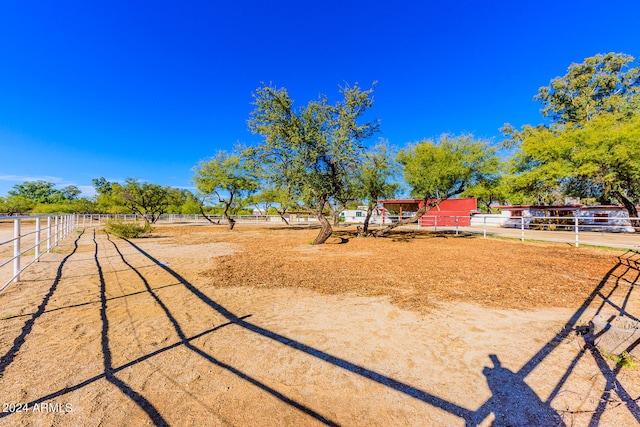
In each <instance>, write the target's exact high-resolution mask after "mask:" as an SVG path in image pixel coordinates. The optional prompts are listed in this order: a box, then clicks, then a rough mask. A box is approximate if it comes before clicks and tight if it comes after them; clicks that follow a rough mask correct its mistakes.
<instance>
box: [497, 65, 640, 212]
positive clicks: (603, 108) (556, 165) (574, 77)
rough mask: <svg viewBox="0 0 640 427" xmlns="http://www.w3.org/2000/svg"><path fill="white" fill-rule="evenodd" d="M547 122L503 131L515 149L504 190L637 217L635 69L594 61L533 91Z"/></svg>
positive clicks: (639, 81) (638, 88)
mask: <svg viewBox="0 0 640 427" xmlns="http://www.w3.org/2000/svg"><path fill="white" fill-rule="evenodd" d="M535 99H537V100H539V101H540V102H542V104H543V105H544V109H543V110H542V113H543V116H545V117H549V118H550V119H551V123H550V124H543V125H538V126H531V125H526V126H523V127H522V129H520V130H516V129H514V128H513V127H512V126H510V125H505V128H504V129H503V130H504V132H505V134H506V135H507V137H508V139H507V141H505V144H504V145H505V146H506V147H517V148H518V151H517V152H516V153H515V155H514V157H513V160H512V167H511V176H509V177H507V178H506V181H507V185H508V186H509V187H511V188H512V190H513V192H514V193H518V194H520V195H521V196H522V198H524V199H529V200H534V201H535V202H537V203H553V204H555V203H562V202H563V199H564V197H565V196H572V197H579V198H580V199H582V200H589V201H592V202H593V201H598V202H600V203H611V202H615V203H617V204H619V205H622V206H624V207H625V208H626V209H627V210H628V212H629V215H630V216H631V217H637V216H638V212H637V209H636V204H637V203H639V202H640V165H639V161H640V151H639V150H640V144H638V141H639V140H640V139H639V138H640V135H639V127H640V68H639V67H637V66H634V58H633V57H631V56H629V55H625V54H615V53H609V54H606V55H601V54H599V55H595V56H593V57H591V58H587V59H585V61H584V62H583V63H581V64H571V66H570V67H569V70H568V72H567V74H566V75H565V76H563V77H558V78H555V79H553V80H552V81H551V84H550V85H549V86H546V87H542V88H540V90H539V92H538V95H537V96H536V97H535Z"/></svg>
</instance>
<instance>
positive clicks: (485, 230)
mask: <svg viewBox="0 0 640 427" xmlns="http://www.w3.org/2000/svg"><path fill="white" fill-rule="evenodd" d="M482 237H485V238H486V237H487V217H486V216H485V217H484V227H483V230H482Z"/></svg>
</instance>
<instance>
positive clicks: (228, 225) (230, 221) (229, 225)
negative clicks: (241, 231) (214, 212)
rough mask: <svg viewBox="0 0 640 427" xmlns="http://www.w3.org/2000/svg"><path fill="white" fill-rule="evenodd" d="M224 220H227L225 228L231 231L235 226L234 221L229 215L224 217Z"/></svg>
mask: <svg viewBox="0 0 640 427" xmlns="http://www.w3.org/2000/svg"><path fill="white" fill-rule="evenodd" d="M225 218H226V219H227V227H228V228H229V230H233V227H235V225H236V220H235V219H233V218H231V217H230V216H229V215H225Z"/></svg>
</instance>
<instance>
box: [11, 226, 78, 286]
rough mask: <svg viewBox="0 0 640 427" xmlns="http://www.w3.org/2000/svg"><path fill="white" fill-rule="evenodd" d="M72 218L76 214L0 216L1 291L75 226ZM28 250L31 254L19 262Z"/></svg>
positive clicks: (15, 280) (18, 278) (27, 253)
mask: <svg viewBox="0 0 640 427" xmlns="http://www.w3.org/2000/svg"><path fill="white" fill-rule="evenodd" d="M75 219H76V215H52V216H19V217H0V278H1V279H0V280H2V281H1V282H0V291H1V290H3V289H4V288H6V287H7V286H8V285H9V284H10V283H11V282H17V281H18V280H20V273H22V272H23V271H24V270H25V269H26V268H28V267H29V266H30V265H32V264H33V263H34V262H37V261H38V260H39V259H40V257H41V256H42V255H44V254H45V253H47V252H50V251H51V249H52V248H53V247H55V246H56V245H57V244H58V242H60V240H62V239H64V238H65V237H66V236H67V235H68V234H69V233H70V232H71V231H72V230H73V229H74V228H75ZM11 249H13V255H11V252H12V251H11ZM31 251H33V258H31V259H30V261H28V262H27V263H26V265H22V258H23V257H25V256H27V255H29V253H30V252H31ZM10 265H12V266H13V269H11V268H10ZM7 277H8V279H7Z"/></svg>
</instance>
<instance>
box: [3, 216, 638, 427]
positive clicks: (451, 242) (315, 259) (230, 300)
mask: <svg viewBox="0 0 640 427" xmlns="http://www.w3.org/2000/svg"><path fill="white" fill-rule="evenodd" d="M314 234H315V231H314V230H308V229H295V228H280V229H267V228H264V227H263V228H251V227H246V226H240V227H238V229H237V230H234V231H233V232H228V231H226V230H225V229H223V228H222V227H215V226H161V227H158V228H157V229H156V231H155V232H154V233H153V235H152V236H150V237H147V238H142V239H133V240H131V241H125V240H122V239H118V238H116V237H113V236H109V235H107V234H105V233H104V232H102V231H101V230H96V229H94V228H88V229H86V230H84V232H79V233H76V234H73V235H71V236H69V237H68V238H67V239H66V240H65V241H64V244H63V245H61V246H58V247H57V248H56V250H55V251H54V253H51V254H47V255H46V256H45V257H44V258H43V259H42V261H40V262H39V263H37V264H34V265H33V266H32V267H31V268H30V269H29V270H27V271H26V272H25V273H24V274H23V276H22V280H21V281H20V282H19V283H16V284H12V285H11V286H9V287H8V288H7V289H6V290H5V291H3V292H2V293H0V356H2V359H1V361H0V375H1V377H0V390H2V392H1V394H0V396H1V399H0V403H1V404H2V405H3V406H2V408H0V409H2V412H0V425H11V426H14V425H33V426H39V425H43V426H44V425H46V426H48V425H57V426H67V425H85V426H118V425H131V426H137V425H152V424H156V425H179V426H189V425H194V426H202V425H238V426H240V425H242V426H244V425H258V426H260V425H265V426H271V425H296V426H297V425H323V424H325V425H355V426H371V425H373V426H390V425H398V426H404V425H416V426H456V425H459V426H464V425H483V426H485V425H487V426H488V425H497V426H498V425H499V426H507V425H509V426H524V425H543V426H547V425H549V426H552V425H576V426H581V425H584V426H586V425H602V426H630V425H637V424H638V423H639V420H640V407H639V400H638V399H639V398H640V375H639V371H638V369H635V370H634V369H629V368H620V367H618V366H617V365H616V364H615V362H614V361H612V360H609V359H607V358H605V357H603V356H602V355H601V353H600V352H599V351H598V350H597V349H594V348H592V347H591V346H588V345H585V338H584V336H583V335H581V333H582V332H584V331H585V326H586V325H588V322H589V320H591V319H592V318H593V317H594V316H596V315H598V316H609V315H611V316H618V317H621V316H622V317H627V318H630V319H635V320H637V318H638V317H640V299H639V296H638V293H637V292H635V293H634V292H633V290H634V289H635V288H636V287H637V284H638V280H639V275H640V273H639V270H638V264H637V262H638V261H640V256H639V255H638V254H637V253H635V252H631V251H627V252H625V251H609V250H602V249H593V248H577V249H576V248H572V247H570V246H568V245H559V244H534V243H527V244H526V245H523V244H521V243H519V242H513V241H503V240H497V239H482V238H480V237H455V236H451V235H446V234H440V235H432V234H428V233H415V232H404V233H398V234H395V235H393V236H392V237H390V238H379V239H360V238H355V237H354V236H353V233H352V232H351V231H348V230H342V231H340V232H338V233H337V234H336V237H333V238H332V239H331V240H330V242H329V244H327V245H324V246H320V247H316V246H310V245H309V244H308V242H309V241H311V240H312V239H313V236H314ZM578 332H580V333H578ZM16 405H18V406H16ZM18 409H20V410H19V411H18Z"/></svg>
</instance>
